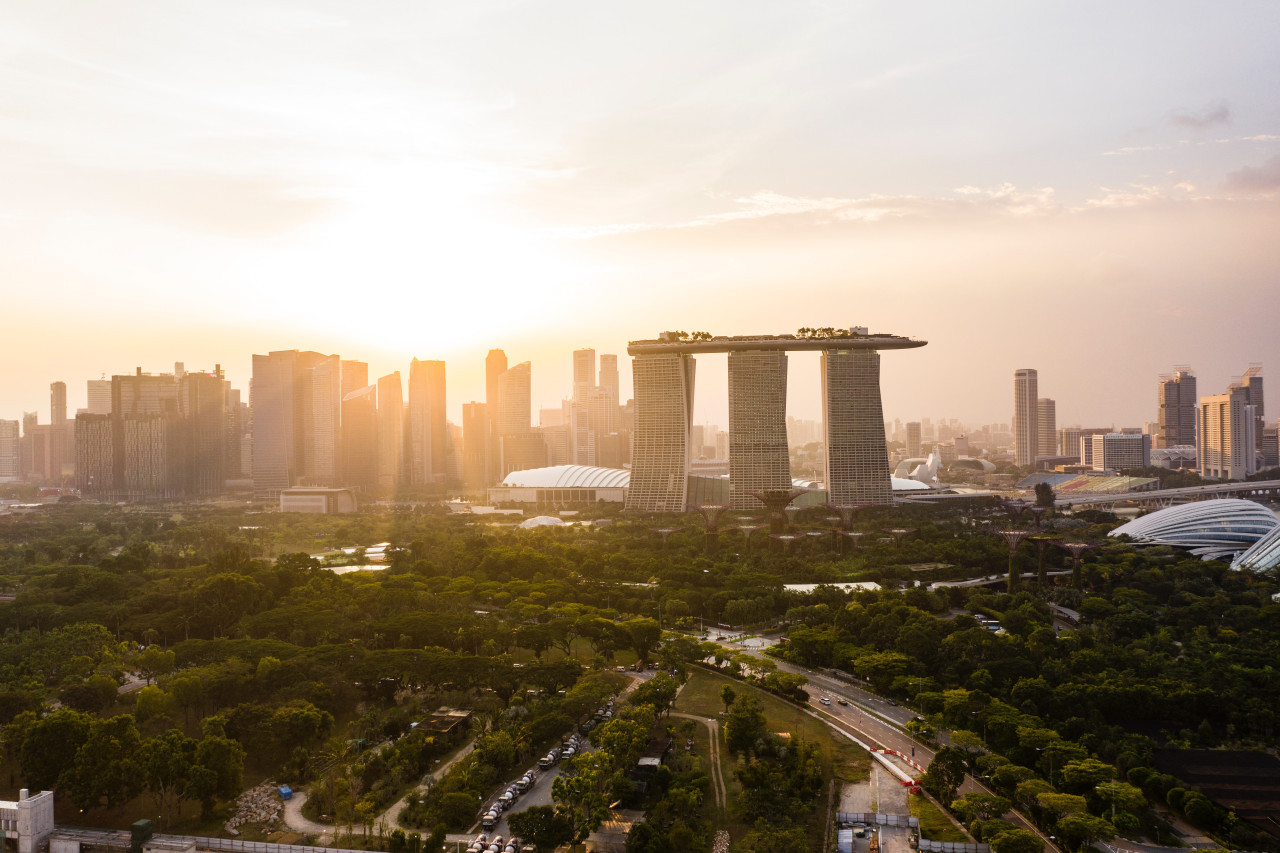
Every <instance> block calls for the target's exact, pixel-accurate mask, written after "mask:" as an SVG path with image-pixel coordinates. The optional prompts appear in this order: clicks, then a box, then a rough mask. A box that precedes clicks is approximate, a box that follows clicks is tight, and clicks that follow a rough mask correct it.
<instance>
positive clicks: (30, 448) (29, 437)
mask: <svg viewBox="0 0 1280 853" xmlns="http://www.w3.org/2000/svg"><path fill="white" fill-rule="evenodd" d="M39 425H40V415H39V414H37V413H36V412H23V413H22V438H20V439H18V476H19V477H21V478H22V479H23V481H26V480H28V479H30V478H31V477H32V476H33V475H34V472H35V458H34V457H35V435H34V431H35V429H36V427H37V426H39Z"/></svg>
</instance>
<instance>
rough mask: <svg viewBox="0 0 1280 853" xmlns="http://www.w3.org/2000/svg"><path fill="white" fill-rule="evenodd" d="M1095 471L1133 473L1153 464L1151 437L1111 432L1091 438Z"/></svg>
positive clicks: (1092, 461) (1091, 461) (1140, 434)
mask: <svg viewBox="0 0 1280 853" xmlns="http://www.w3.org/2000/svg"><path fill="white" fill-rule="evenodd" d="M1089 441H1090V444H1091V445H1092V448H1091V452H1090V454H1089V455H1090V457H1091V459H1090V462H1089V464H1091V465H1092V466H1093V470H1095V471H1117V472H1118V471H1132V470H1136V469H1139V468H1146V467H1148V466H1149V465H1150V464H1151V436H1149V435H1144V434H1142V433H1123V432H1109V433H1103V434H1101V435H1093V436H1090V437H1089Z"/></svg>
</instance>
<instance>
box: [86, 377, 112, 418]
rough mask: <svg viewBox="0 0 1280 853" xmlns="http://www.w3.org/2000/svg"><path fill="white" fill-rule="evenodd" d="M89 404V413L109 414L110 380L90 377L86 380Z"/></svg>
mask: <svg viewBox="0 0 1280 853" xmlns="http://www.w3.org/2000/svg"><path fill="white" fill-rule="evenodd" d="M88 390H89V405H88V412H89V414H91V415H109V414H111V380H110V379H90V380H89V382H88Z"/></svg>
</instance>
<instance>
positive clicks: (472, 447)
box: [462, 402, 491, 495]
mask: <svg viewBox="0 0 1280 853" xmlns="http://www.w3.org/2000/svg"><path fill="white" fill-rule="evenodd" d="M490 443H491V441H490V431H489V412H488V410H487V409H486V408H485V404H484V403H475V402H471V403H463V404H462V485H463V488H464V489H466V493H467V494H468V495H483V494H484V493H485V491H484V490H485V488H486V487H487V486H488V485H489V445H490Z"/></svg>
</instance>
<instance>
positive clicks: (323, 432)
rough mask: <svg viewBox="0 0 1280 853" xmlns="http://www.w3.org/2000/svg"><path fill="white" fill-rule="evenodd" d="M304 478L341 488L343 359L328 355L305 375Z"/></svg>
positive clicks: (303, 382) (310, 483)
mask: <svg viewBox="0 0 1280 853" xmlns="http://www.w3.org/2000/svg"><path fill="white" fill-rule="evenodd" d="M301 379H302V401H303V402H302V410H301V415H302V478H303V480H305V484H306V485H308V486H338V485H341V483H340V482H339V481H340V479H341V477H340V476H339V475H340V466H341V462H340V454H341V452H342V444H341V441H342V359H340V358H338V356H336V355H331V356H327V357H325V358H323V359H321V360H320V361H319V362H318V363H316V364H315V365H313V366H311V367H309V368H307V369H306V370H304V371H303V372H302V375H301Z"/></svg>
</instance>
